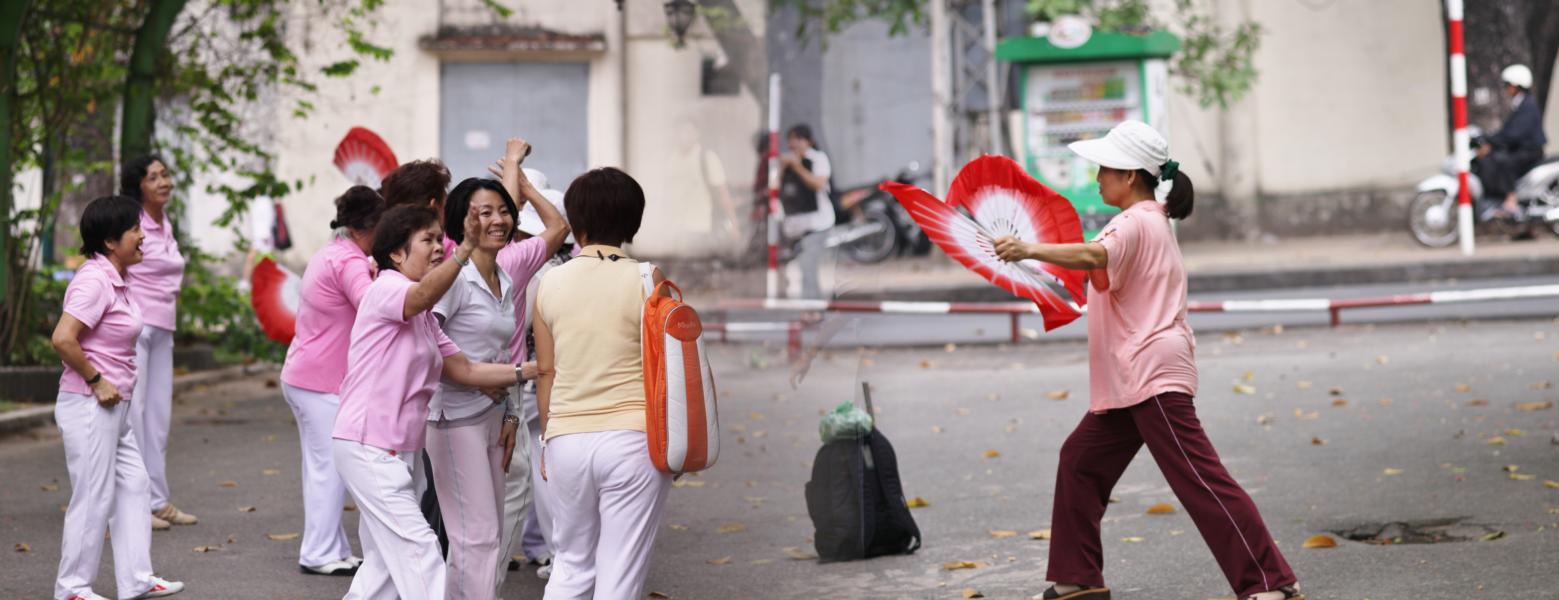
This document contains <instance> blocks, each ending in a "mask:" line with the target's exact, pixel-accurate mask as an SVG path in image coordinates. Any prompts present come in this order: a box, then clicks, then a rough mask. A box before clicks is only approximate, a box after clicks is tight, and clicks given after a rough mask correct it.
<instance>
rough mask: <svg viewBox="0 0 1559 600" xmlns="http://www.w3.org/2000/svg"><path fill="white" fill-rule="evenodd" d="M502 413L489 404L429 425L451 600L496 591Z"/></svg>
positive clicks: (483, 598)
mask: <svg viewBox="0 0 1559 600" xmlns="http://www.w3.org/2000/svg"><path fill="white" fill-rule="evenodd" d="M503 415H504V411H503V409H502V407H500V406H493V407H491V408H489V409H487V411H486V412H484V413H482V414H481V415H479V416H476V417H472V418H470V419H462V420H460V421H458V422H454V423H445V422H430V423H428V432H427V440H428V444H427V448H426V450H425V452H427V453H428V459H429V460H430V461H432V463H433V485H434V487H435V488H436V489H437V490H438V508H439V514H440V516H441V517H442V518H443V521H444V532H445V534H446V535H448V536H449V554H448V556H447V557H446V558H445V562H446V563H447V564H448V566H447V568H446V569H445V582H446V583H445V591H446V597H447V598H449V599H450V600H491V599H492V598H495V597H496V596H497V593H498V583H499V581H500V580H499V578H498V572H499V566H500V563H499V561H498V558H499V556H500V554H501V552H502V550H503V546H502V544H501V543H500V542H501V541H502V532H501V528H500V527H499V526H500V524H501V523H503V516H504V504H503V502H504V472H503V459H504V456H503V451H504V447H503ZM522 443H523V442H521V444H522ZM516 445H520V444H516ZM519 466H520V465H511V468H517V467H519ZM502 566H504V567H507V566H508V565H507V564H503V565H502Z"/></svg>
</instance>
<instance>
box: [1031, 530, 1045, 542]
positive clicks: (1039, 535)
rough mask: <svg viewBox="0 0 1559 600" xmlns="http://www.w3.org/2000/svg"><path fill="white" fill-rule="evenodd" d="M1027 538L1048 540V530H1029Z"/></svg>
mask: <svg viewBox="0 0 1559 600" xmlns="http://www.w3.org/2000/svg"><path fill="white" fill-rule="evenodd" d="M1029 539H1031V540H1048V539H1050V530H1049V529H1036V530H1034V531H1030V532H1029Z"/></svg>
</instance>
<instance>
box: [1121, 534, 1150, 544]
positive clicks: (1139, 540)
mask: <svg viewBox="0 0 1559 600" xmlns="http://www.w3.org/2000/svg"><path fill="white" fill-rule="evenodd" d="M1121 541H1122V542H1126V543H1128V544H1141V543H1142V542H1145V541H1147V538H1140V537H1137V536H1131V537H1123V538H1121Z"/></svg>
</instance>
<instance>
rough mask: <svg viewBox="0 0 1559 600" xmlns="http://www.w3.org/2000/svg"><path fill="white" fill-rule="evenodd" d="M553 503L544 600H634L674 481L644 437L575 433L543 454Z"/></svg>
mask: <svg viewBox="0 0 1559 600" xmlns="http://www.w3.org/2000/svg"><path fill="white" fill-rule="evenodd" d="M544 452H545V455H546V463H547V476H548V479H547V488H548V493H549V494H551V499H552V500H555V502H554V503H553V504H552V526H553V529H552V534H553V538H552V542H553V550H554V551H555V552H556V554H554V555H553V557H552V577H551V579H549V580H548V581H547V593H546V596H545V599H546V600H590V599H594V600H637V599H638V598H642V597H643V596H644V578H645V576H646V575H648V574H649V564H650V549H651V548H652V547H653V546H654V545H655V533H656V531H658V530H659V529H660V512H661V507H662V505H664V504H665V500H666V491H667V490H669V489H671V477H670V476H669V475H666V474H664V473H661V472H660V471H657V470H655V465H653V464H651V463H650V453H649V444H648V441H647V439H646V437H645V435H644V433H643V432H639V431H605V432H600V433H574V434H569V435H561V436H558V437H555V438H552V440H551V441H549V442H547V447H546V449H545V451H544Z"/></svg>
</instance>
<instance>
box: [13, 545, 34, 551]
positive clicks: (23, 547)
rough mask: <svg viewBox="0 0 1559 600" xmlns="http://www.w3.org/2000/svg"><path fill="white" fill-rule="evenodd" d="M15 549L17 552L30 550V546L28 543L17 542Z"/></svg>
mask: <svg viewBox="0 0 1559 600" xmlns="http://www.w3.org/2000/svg"><path fill="white" fill-rule="evenodd" d="M16 551H17V552H32V546H31V545H30V544H17V545H16Z"/></svg>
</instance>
